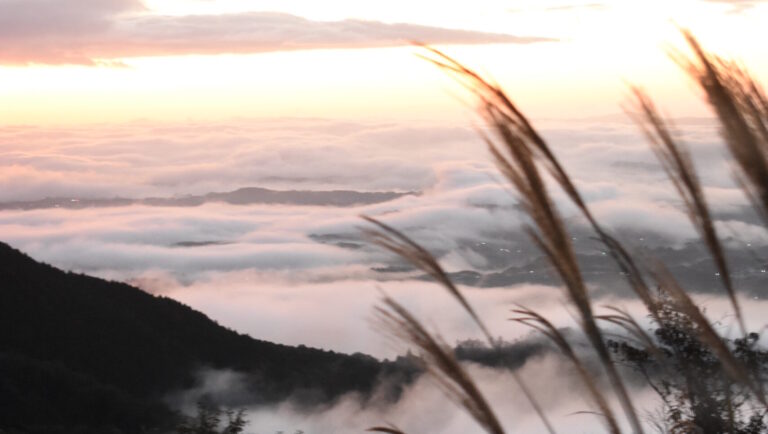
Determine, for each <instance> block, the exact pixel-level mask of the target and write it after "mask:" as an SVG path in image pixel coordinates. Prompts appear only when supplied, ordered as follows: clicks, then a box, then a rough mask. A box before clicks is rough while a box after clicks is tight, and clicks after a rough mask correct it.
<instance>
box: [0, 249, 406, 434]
mask: <svg viewBox="0 0 768 434" xmlns="http://www.w3.org/2000/svg"><path fill="white" fill-rule="evenodd" d="M200 368H206V369H228V370H233V371H237V372H242V373H244V374H246V375H247V384H246V385H244V387H245V388H246V389H247V390H248V391H249V393H250V394H251V396H250V399H251V400H252V401H255V402H262V403H276V402H278V401H281V400H284V399H286V398H288V397H293V398H296V399H297V400H298V402H302V401H303V402H307V403H312V402H316V403H317V402H321V403H327V402H330V401H331V400H333V399H334V398H336V397H339V396H341V395H342V394H344V393H347V392H353V391H354V392H359V393H362V394H363V395H365V394H367V393H370V392H371V391H372V390H373V388H374V386H375V385H376V383H377V380H378V379H380V378H381V377H383V376H386V375H389V374H390V373H392V372H393V371H394V368H393V362H380V361H378V360H376V359H374V358H372V357H369V356H365V355H362V354H356V355H345V354H338V353H334V352H331V351H323V350H318V349H311V348H306V347H303V346H300V347H289V346H286V345H279V344H274V343H270V342H265V341H260V340H256V339H253V338H251V337H249V336H247V335H243V334H239V333H236V332H234V331H232V330H229V329H226V328H224V327H222V326H220V325H218V324H217V323H215V322H214V321H212V320H211V319H209V318H208V317H206V316H205V315H203V314H202V313H200V312H197V311H194V310H193V309H191V308H189V307H188V306H185V305H183V304H181V303H179V302H177V301H175V300H172V299H169V298H165V297H160V296H154V295H151V294H148V293H146V292H143V291H141V290H139V289H137V288H134V287H131V286H129V285H126V284H123V283H118V282H110V281H106V280H102V279H98V278H94V277H89V276H85V275H80V274H74V273H68V272H64V271H61V270H58V269H56V268H54V267H51V266H49V265H46V264H41V263H38V262H36V261H34V260H33V259H31V258H29V257H28V256H26V255H24V254H23V253H21V252H19V251H17V250H15V249H13V248H11V247H10V246H8V245H6V244H3V243H0V431H2V429H6V430H9V429H10V428H13V429H15V430H16V431H10V432H30V433H31V432H41V433H42V432H52V433H55V432H72V430H73V429H74V428H73V427H75V426H79V427H87V428H88V429H90V430H85V431H82V432H104V430H105V429H106V428H105V427H108V428H109V429H117V430H118V431H116V432H144V431H143V430H144V429H145V428H148V427H158V429H159V428H161V427H163V426H166V427H167V424H168V423H171V421H172V420H173V419H174V416H173V413H172V412H171V411H170V409H169V408H167V407H166V406H165V404H164V403H163V398H164V397H166V396H168V393H169V392H173V391H179V390H183V389H185V388H190V387H192V386H194V385H195V380H196V379H195V372H197V371H198V370H199V369H200ZM164 424H166V425H164ZM142 427H143V428H142Z"/></svg>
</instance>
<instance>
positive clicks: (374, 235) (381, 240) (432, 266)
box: [362, 216, 495, 345]
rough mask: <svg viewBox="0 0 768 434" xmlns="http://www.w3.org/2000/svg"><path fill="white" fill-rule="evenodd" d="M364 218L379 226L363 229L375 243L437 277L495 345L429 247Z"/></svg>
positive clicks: (373, 220)
mask: <svg viewBox="0 0 768 434" xmlns="http://www.w3.org/2000/svg"><path fill="white" fill-rule="evenodd" d="M362 218H363V219H364V220H366V221H368V222H369V223H372V224H373V225H375V226H377V227H378V230H375V229H367V228H366V229H363V233H364V234H365V235H366V236H367V237H368V238H369V239H370V240H371V241H372V242H373V243H375V244H377V245H379V246H381V247H383V248H385V249H387V250H389V251H391V252H392V253H395V254H396V255H398V256H400V257H402V258H404V259H406V260H408V261H409V262H411V263H412V264H413V265H415V266H416V267H418V268H419V269H420V270H422V271H423V272H425V273H427V274H428V275H429V276H430V277H432V278H433V279H435V280H436V281H437V282H438V283H439V284H441V285H442V286H443V287H445V288H446V289H447V290H448V292H449V293H450V294H451V295H452V296H453V297H454V298H455V299H456V300H457V301H458V302H459V303H460V304H461V306H462V307H463V308H464V310H466V311H467V313H468V314H469V315H470V316H471V317H472V319H473V320H474V321H475V323H476V324H477V326H478V327H480V330H482V332H483V334H484V335H485V337H486V339H488V341H489V342H491V344H492V345H495V344H494V342H495V340H494V339H493V337H492V336H491V334H490V333H489V332H488V328H487V327H486V326H485V324H484V323H483V321H482V320H481V319H480V317H479V316H478V315H477V313H476V312H475V310H474V309H473V308H472V306H471V305H470V304H469V302H468V301H467V299H466V298H465V297H464V295H463V294H462V293H461V291H459V289H458V288H457V287H456V285H454V283H453V282H452V281H451V279H450V278H449V277H448V274H446V272H445V270H443V267H441V266H440V263H439V262H438V261H437V259H436V258H435V257H434V256H433V255H432V254H431V253H429V251H427V249H425V248H424V247H422V246H420V245H419V244H418V243H416V242H415V241H413V240H412V239H410V238H409V237H408V236H407V235H405V234H404V233H402V232H400V231H398V230H397V229H395V228H393V227H391V226H389V225H387V224H385V223H382V222H380V221H379V220H376V219H374V218H372V217H369V216H362Z"/></svg>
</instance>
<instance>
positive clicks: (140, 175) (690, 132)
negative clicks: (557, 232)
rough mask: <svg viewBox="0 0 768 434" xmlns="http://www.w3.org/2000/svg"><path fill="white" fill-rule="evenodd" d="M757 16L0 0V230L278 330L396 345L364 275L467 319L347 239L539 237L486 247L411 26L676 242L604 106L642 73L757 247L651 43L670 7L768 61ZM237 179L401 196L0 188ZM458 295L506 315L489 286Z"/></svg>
mask: <svg viewBox="0 0 768 434" xmlns="http://www.w3.org/2000/svg"><path fill="white" fill-rule="evenodd" d="M766 22H768V2H761V1H757V0H754V1H746V0H745V1H735V0H734V1H725V0H723V1H712V0H709V1H708V0H679V1H674V2H671V1H643V2H635V1H618V0H617V1H600V2H582V3H575V2H564V1H533V0H531V1H523V0H474V1H472V2H445V1H440V2H438V1H419V2H415V1H412V0H408V1H406V0H391V1H386V2H383V1H381V2H373V1H359V0H327V1H323V2H318V1H312V0H307V1H298V0H295V1H286V0H279V1H278V0H274V1H266V0H146V1H145V2H141V1H140V0H67V1H62V0H0V47H1V48H0V240H1V241H3V242H8V243H9V244H11V245H12V246H14V247H17V248H19V249H21V250H23V251H24V252H26V253H28V254H30V255H31V256H32V257H34V258H35V259H38V260H43V261H46V262H49V263H51V264H53V265H55V266H58V267H62V268H65V269H69V270H75V271H81V272H86V273H89V274H94V275H97V276H102V277H108V278H112V279H117V280H122V281H127V282H130V283H133V284H135V285H138V286H140V287H141V288H143V289H146V290H148V291H151V292H154V293H158V294H166V295H170V296H172V297H175V298H177V299H179V300H182V301H184V302H186V303H189V304H190V305H192V306H193V307H194V308H196V309H200V310H202V311H203V312H204V313H206V314H208V315H211V316H212V317H213V318H215V319H216V320H218V321H221V322H222V323H223V324H225V325H227V326H230V327H233V328H235V329H237V330H240V331H244V332H248V333H251V334H253V335H254V336H256V337H261V338H264V339H269V340H273V341H277V342H282V343H287V344H308V345H315V346H319V347H323V348H331V349H336V350H341V351H365V352H367V353H370V354H375V355H392V354H393V350H392V349H391V348H388V347H386V346H384V345H383V343H382V342H381V341H380V340H377V339H376V338H373V337H372V336H376V333H375V332H373V331H371V330H370V328H369V327H368V326H367V320H368V316H369V309H370V307H371V306H372V304H373V303H374V302H375V299H376V297H377V294H378V292H377V291H376V288H377V287H379V286H380V285H382V284H388V285H389V286H388V288H394V290H395V291H400V290H402V291H403V294H406V292H405V291H406V288H418V290H414V291H408V292H407V294H408V295H407V297H408V299H409V300H411V301H412V302H413V303H415V305H416V306H417V308H416V309H417V310H418V311H419V312H422V313H426V316H427V317H428V318H429V319H435V318H437V317H441V316H445V315H447V316H448V317H450V318H451V323H450V324H451V325H450V326H448V327H447V329H448V330H449V331H450V332H456V334H457V335H462V336H466V335H470V336H471V332H468V331H467V322H466V321H465V320H460V319H457V318H461V315H460V314H457V313H456V312H454V313H446V312H450V309H449V308H446V307H445V306H446V305H451V304H450V301H447V300H443V301H445V303H442V302H440V303H437V302H435V301H434V300H433V298H434V297H433V296H430V295H429V294H431V292H430V291H434V287H433V286H432V285H431V284H428V283H426V282H424V281H422V280H418V279H414V280H409V279H412V278H413V277H414V276H406V279H405V281H402V280H398V279H394V280H398V281H397V282H390V280H393V279H391V276H389V275H387V274H386V273H385V274H382V273H378V272H375V271H374V270H375V269H376V268H377V267H379V268H380V267H383V266H387V265H392V258H391V257H390V256H387V255H385V254H384V253H383V252H381V251H377V250H375V249H373V248H368V247H361V246H360V245H356V244H354V243H359V242H360V241H359V229H360V224H361V220H360V218H359V217H358V216H359V215H360V214H369V215H374V216H382V218H384V219H385V220H386V221H388V222H389V223H391V224H393V225H395V226H397V227H398V228H401V229H403V230H405V231H406V232H408V233H409V234H411V235H413V236H414V237H415V238H417V239H419V240H420V241H421V242H423V243H424V244H425V245H426V246H427V247H428V248H430V249H433V251H435V252H436V253H437V254H439V255H440V258H441V260H442V261H443V263H444V265H445V266H446V267H447V268H448V269H449V270H453V271H462V270H479V271H481V272H488V273H492V272H496V271H498V270H499V269H501V268H500V267H502V266H503V265H504V264H505V263H504V262H503V261H502V262H499V261H500V260H501V259H506V258H507V256H509V257H510V258H511V257H512V256H513V255H515V254H518V253H519V255H518V258H519V257H526V258H530V257H534V256H526V255H535V253H533V252H534V250H525V249H530V246H528V247H526V248H523V247H521V248H520V249H518V250H510V249H509V248H508V246H506V247H505V245H503V244H500V245H494V250H493V251H492V252H490V253H489V252H488V251H486V250H487V249H485V248H484V247H483V248H481V246H485V245H486V244H485V243H489V244H491V243H499V240H500V238H499V237H500V236H502V235H500V234H508V235H510V234H511V235H510V236H518V235H519V234H521V233H522V232H521V231H520V225H521V222H522V221H523V220H522V217H521V216H520V214H519V212H518V211H516V210H515V209H514V208H513V203H514V200H513V198H512V197H511V196H510V194H509V191H508V189H507V188H506V187H505V186H503V185H501V184H500V183H499V177H498V175H497V173H496V170H495V169H494V167H493V164H491V162H490V158H489V156H488V155H487V153H486V152H485V151H484V147H483V144H482V141H481V140H480V139H479V138H478V135H477V132H476V128H477V127H478V126H480V120H479V118H478V117H477V116H476V115H475V114H474V105H473V102H472V99H471V97H470V96H469V95H468V94H467V93H466V92H465V91H463V90H462V89H461V88H460V87H459V86H457V85H456V84H455V83H454V82H453V81H452V79H451V78H449V77H447V76H446V75H445V74H444V73H443V72H441V71H440V70H438V68H436V67H435V66H433V65H431V64H429V63H428V62H426V61H425V60H423V59H421V58H419V57H418V54H419V53H420V49H419V48H417V47H415V46H413V45H411V43H410V42H411V41H421V42H425V43H429V44H434V45H435V46H437V47H439V48H441V49H443V50H444V51H446V52H447V53H449V54H451V55H452V56H454V57H455V58H457V59H459V60H461V61H462V62H465V63H466V64H467V65H469V66H472V67H475V68H477V69H478V70H480V71H481V72H483V73H485V74H487V76H489V77H491V78H493V79H494V80H496V81H498V82H499V83H501V84H502V85H503V86H504V87H505V88H506V89H507V91H508V92H509V93H510V95H512V96H513V98H514V99H515V100H516V101H517V102H518V103H519V105H520V107H521V108H522V109H523V110H524V111H525V112H526V113H527V114H529V115H530V116H531V118H532V119H533V120H534V121H535V123H536V125H537V126H538V127H539V128H540V129H541V131H542V132H543V134H544V135H545V137H546V138H547V139H548V140H550V141H551V144H552V146H553V148H554V149H555V150H556V151H557V152H558V154H559V155H560V156H561V158H562V159H563V161H564V163H565V165H566V166H567V168H568V169H569V170H570V171H571V173H572V174H573V176H574V178H575V179H576V182H577V184H578V185H579V187H580V188H581V189H582V191H583V192H584V195H585V197H586V198H587V199H588V201H589V202H590V204H591V205H592V207H593V209H594V212H595V214H596V215H597V216H598V217H600V218H601V219H602V220H603V221H604V222H605V223H606V225H608V226H609V227H611V228H614V229H616V230H617V231H619V233H629V234H636V233H641V234H654V236H655V237H658V239H660V240H662V244H664V243H668V244H670V245H673V246H677V247H679V246H682V245H684V244H685V243H687V242H689V241H690V240H692V239H694V238H695V237H696V232H695V231H694V230H693V228H692V227H691V226H690V224H689V223H688V219H687V217H686V215H685V213H684V212H682V210H681V209H680V208H679V200H678V198H677V197H676V195H675V193H674V190H673V189H670V188H669V184H668V183H667V180H666V177H665V176H664V174H663V171H661V169H660V168H659V166H658V164H657V162H656V160H655V157H654V156H653V153H652V152H650V151H649V149H648V146H647V143H646V141H645V140H644V138H643V137H642V135H640V134H638V130H637V127H636V126H635V125H634V124H633V123H632V122H631V121H629V120H628V118H627V116H626V115H625V114H624V113H623V108H622V106H623V105H625V104H626V103H627V93H628V92H627V85H628V84H630V83H633V84H639V85H642V86H644V87H645V88H646V89H647V90H648V91H649V93H650V94H651V95H652V96H653V97H654V98H655V99H656V101H657V102H658V104H659V106H660V107H661V108H662V110H663V111H664V112H665V113H668V114H670V115H672V116H674V117H676V118H677V124H676V125H677V126H678V127H679V128H680V131H681V133H682V134H684V137H685V140H686V142H687V143H689V144H691V145H692V146H694V150H695V152H694V154H695V159H696V162H697V164H698V166H699V167H700V170H701V173H702V179H703V182H704V185H705V189H706V192H707V194H708V195H709V197H710V198H712V202H713V203H716V204H717V205H718V207H719V208H718V212H721V213H722V214H719V215H722V216H723V217H722V219H723V220H722V221H719V222H718V224H719V225H721V226H722V227H723V230H724V231H727V233H728V234H733V233H736V232H738V234H739V236H738V237H735V238H734V240H747V241H745V242H749V243H751V244H752V245H755V246H758V245H759V246H768V233H766V231H765V230H764V229H763V228H762V227H760V226H759V225H756V224H755V222H754V220H753V219H752V220H750V217H748V216H746V215H742V214H741V212H742V211H743V207H744V205H745V203H746V201H745V198H744V197H743V195H742V194H741V191H740V189H739V188H738V187H737V186H735V185H734V183H733V180H732V179H731V176H730V174H731V171H730V166H729V163H728V162H727V161H726V160H725V159H724V158H723V157H724V155H725V153H724V150H723V148H722V145H721V143H720V141H719V139H718V135H717V130H716V126H715V125H713V124H712V122H711V121H710V120H709V118H708V116H709V112H708V111H707V109H706V106H705V105H704V104H702V103H701V101H702V100H701V95H700V92H699V91H698V89H696V88H695V87H694V86H693V84H692V83H690V81H689V80H688V79H687V77H685V74H684V73H683V72H682V71H681V70H680V68H679V67H678V66H677V65H675V63H674V62H673V61H672V60H670V58H669V56H668V53H669V51H670V50H674V49H682V50H685V45H684V42H683V41H682V38H681V36H680V32H679V30H678V28H679V27H684V28H689V29H691V30H692V31H693V32H694V33H695V34H696V35H697V36H698V37H699V38H700V39H701V41H702V43H703V44H704V45H705V46H706V47H707V48H708V49H710V50H712V51H714V52H717V53H722V54H724V55H727V56H729V57H733V58H736V59H738V60H740V61H742V62H744V63H745V64H746V65H747V66H749V68H750V69H751V71H752V72H753V73H754V74H755V76H756V77H758V79H759V78H761V77H765V76H766V73H768V56H766V49H765V44H764V41H765V40H768V27H766V26H765V25H764V24H765V23H766ZM243 187H264V188H272V189H278V190H339V189H340V190H354V191H357V192H371V191H379V192H381V191H384V192H399V193H409V192H416V193H418V195H405V196H402V197H399V198H397V199H395V200H391V201H388V202H383V203H373V204H361V205H359V206H354V207H333V206H300V205H298V204H284V205H268V204H254V205H249V206H240V205H232V204H225V203H220V202H216V201H210V202H206V203H205V204H203V205H201V206H196V207H185V206H170V205H168V206H162V207H160V206H145V205H141V204H133V205H130V206H128V205H125V206H108V207H104V206H102V207H92V208H85V209H60V208H59V207H58V206H54V205H42V206H39V207H38V208H36V209H28V210H25V209H19V207H18V206H16V205H13V206H12V205H8V203H12V202H16V201H40V200H42V199H45V198H65V200H73V201H79V200H86V199H96V200H98V199H109V198H114V197H122V198H133V199H141V198H147V197H163V198H170V197H184V196H185V195H205V194H209V193H212V192H227V191H233V190H237V189H239V188H243ZM568 211H569V209H568V208H567V207H566V208H565V213H566V215H568ZM504 236H506V235H504ZM633 236H634V235H633ZM643 237H648V239H651V237H650V235H648V236H646V235H643V236H638V237H636V239H644V238H643ZM334 240H345V242H346V243H347V248H345V247H343V246H341V247H340V246H339V245H336V244H334ZM470 240H471V241H472V242H471V243H470ZM734 242H736V241H734ZM739 242H740V241H739ZM190 243H192V244H190ZM195 243H197V244H195ZM349 243H352V245H353V246H356V248H354V249H350V248H348V246H349V245H350V244H349ZM342 244H343V243H342ZM189 245H193V246H194V247H187V248H182V247H180V246H189ZM665 245H666V244H665ZM483 249H485V250H483ZM589 249H592V250H594V249H593V248H592V247H589ZM589 249H588V250H587V252H589V251H592V250H589ZM505 255H506V256H505ZM500 258H501V259H500ZM512 260H513V262H514V261H515V260H519V259H514V258H512ZM752 271H754V270H752ZM752 271H750V272H752ZM755 272H757V271H755ZM422 290H423V291H426V292H420V291H422ZM549 290H551V291H554V292H553V293H557V292H556V290H554V289H552V288H549ZM531 291H533V290H532V289H531V288H530V287H529V286H526V287H525V289H524V290H521V291H520V293H521V294H530V293H532V292H531ZM544 292H546V291H544ZM538 293H539V294H542V292H541V291H538ZM478 296H479V297H481V300H480V302H479V303H480V304H481V305H482V306H488V309H491V310H492V311H493V312H494V313H497V314H499V315H500V318H501V319H500V321H501V320H503V313H501V312H500V311H498V309H506V307H505V306H506V304H503V303H497V302H498V301H499V300H506V301H509V300H507V297H508V295H506V293H504V292H503V291H497V290H492V291H491V290H489V291H484V292H482V295H479V294H478ZM547 297H548V296H545V297H544V298H542V299H541V300H548V301H547V303H550V304H549V305H548V306H560V304H558V303H557V302H553V301H552V299H551V298H547ZM541 300H538V301H536V302H541V303H544V302H543V301H541ZM318 303H327V304H329V305H332V306H334V309H331V310H328V311H317V310H316V309H314V307H315V306H316V305H317V304H318ZM441 303H442V304H441ZM431 315H434V316H435V318H432V317H431ZM559 315H560V317H562V318H565V319H566V320H567V316H565V315H562V312H560V313H559ZM308 330H311V332H308ZM449 336H450V333H449Z"/></svg>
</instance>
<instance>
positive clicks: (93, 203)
mask: <svg viewBox="0 0 768 434" xmlns="http://www.w3.org/2000/svg"><path fill="white" fill-rule="evenodd" d="M413 194H417V193H415V192H404V193H402V192H364V191H354V190H328V191H312V190H270V189H267V188H259V187H244V188H240V189H237V190H234V191H229V192H224V193H216V192H214V193H207V194H203V195H189V196H179V197H167V198H162V197H149V198H139V199H131V198H123V197H114V198H101V199H99V198H96V199H93V198H90V199H89V198H80V197H51V198H45V199H39V200H31V201H12V202H0V211H2V210H33V209H46V208H66V209H83V208H104V207H118V206H130V205H146V206H167V207H193V206H200V205H202V204H204V203H209V202H221V203H226V204H230V205H255V204H276V205H297V206H335V207H347V206H354V205H369V204H375V203H381V202H387V201H390V200H393V199H397V198H399V197H402V196H406V195H413Z"/></svg>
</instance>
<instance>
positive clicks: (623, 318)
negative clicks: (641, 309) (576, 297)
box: [596, 306, 661, 359]
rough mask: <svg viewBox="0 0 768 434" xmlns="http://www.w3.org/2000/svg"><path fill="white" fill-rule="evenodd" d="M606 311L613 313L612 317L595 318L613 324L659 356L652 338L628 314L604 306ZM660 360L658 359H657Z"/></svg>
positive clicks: (658, 350)
mask: <svg viewBox="0 0 768 434" xmlns="http://www.w3.org/2000/svg"><path fill="white" fill-rule="evenodd" d="M604 307H605V308H606V309H608V310H610V311H612V312H615V313H614V314H612V315H598V316H597V317H596V318H597V319H599V320H602V321H606V322H609V323H611V324H615V325H617V326H619V327H621V328H622V329H624V330H625V331H626V332H627V333H629V334H630V335H631V336H633V337H634V338H635V339H636V340H637V341H638V342H640V343H641V344H642V345H643V346H644V347H645V348H646V349H647V350H648V351H650V352H651V353H653V354H655V355H657V356H660V355H661V350H660V349H659V347H658V346H657V345H656V342H654V340H653V338H651V336H650V335H649V334H648V333H647V332H646V331H645V330H644V329H643V328H642V327H641V326H640V324H639V323H638V322H637V321H636V320H635V319H634V318H633V317H632V315H630V314H629V312H627V311H625V310H622V309H619V308H618V307H615V306H604ZM659 359H660V358H659Z"/></svg>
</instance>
